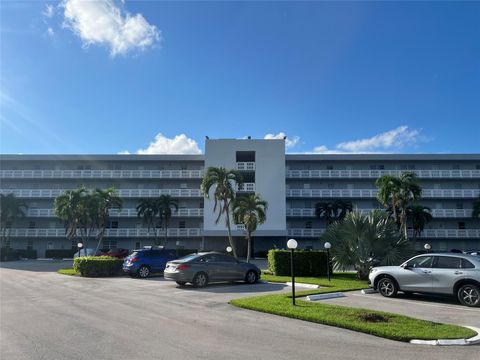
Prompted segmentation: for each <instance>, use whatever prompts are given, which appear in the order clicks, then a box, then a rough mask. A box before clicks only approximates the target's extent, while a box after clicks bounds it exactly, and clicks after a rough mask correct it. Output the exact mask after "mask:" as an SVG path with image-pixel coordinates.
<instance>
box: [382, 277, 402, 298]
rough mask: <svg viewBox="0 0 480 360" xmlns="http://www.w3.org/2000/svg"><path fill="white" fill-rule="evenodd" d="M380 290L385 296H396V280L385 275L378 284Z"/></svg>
mask: <svg viewBox="0 0 480 360" xmlns="http://www.w3.org/2000/svg"><path fill="white" fill-rule="evenodd" d="M377 288H378V292H379V293H380V294H382V295H383V296H385V297H394V296H396V295H397V291H398V288H397V284H396V283H395V281H394V280H392V279H390V278H388V277H385V278H383V279H380V281H379V282H378V285H377Z"/></svg>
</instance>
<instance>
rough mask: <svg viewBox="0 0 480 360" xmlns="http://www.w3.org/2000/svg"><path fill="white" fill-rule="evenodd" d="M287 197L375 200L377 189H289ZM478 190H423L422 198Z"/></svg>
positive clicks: (459, 195)
mask: <svg viewBox="0 0 480 360" xmlns="http://www.w3.org/2000/svg"><path fill="white" fill-rule="evenodd" d="M286 195H287V197H300V198H375V197H376V196H377V189H289V190H287V191H286ZM479 195H480V189H479V190H477V189H463V190H461V189H443V190H437V189H423V190H422V197H424V198H476V197H478V196H479Z"/></svg>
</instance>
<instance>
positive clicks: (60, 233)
mask: <svg viewBox="0 0 480 360" xmlns="http://www.w3.org/2000/svg"><path fill="white" fill-rule="evenodd" d="M158 233H159V236H165V231H164V230H159V231H158ZM78 235H80V234H78ZM201 235H202V229H199V228H188V229H180V228H169V229H168V236H169V237H199V236H201ZM10 236H11V237H30V236H31V237H65V229H22V228H18V229H10ZM105 236H106V237H154V235H153V232H152V231H147V229H145V228H142V229H135V228H123V229H122V228H120V229H107V230H106V232H105ZM91 241H95V240H94V239H92V240H91Z"/></svg>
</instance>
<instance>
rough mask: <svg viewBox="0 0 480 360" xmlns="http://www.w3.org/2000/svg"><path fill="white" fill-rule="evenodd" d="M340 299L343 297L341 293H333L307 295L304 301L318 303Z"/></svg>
mask: <svg viewBox="0 0 480 360" xmlns="http://www.w3.org/2000/svg"><path fill="white" fill-rule="evenodd" d="M340 297H345V295H344V294H343V293H341V292H334V293H325V294H316V295H309V296H307V297H306V299H307V301H318V300H327V299H336V298H340Z"/></svg>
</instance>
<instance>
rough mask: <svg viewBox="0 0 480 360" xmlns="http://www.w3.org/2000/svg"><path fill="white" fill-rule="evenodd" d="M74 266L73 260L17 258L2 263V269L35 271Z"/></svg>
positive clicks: (52, 270)
mask: <svg viewBox="0 0 480 360" xmlns="http://www.w3.org/2000/svg"><path fill="white" fill-rule="evenodd" d="M72 266H73V261H72V260H17V261H6V262H1V263H0V268H2V269H11V270H20V271H34V272H56V271H57V270H58V269H69V268H71V267H72Z"/></svg>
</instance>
